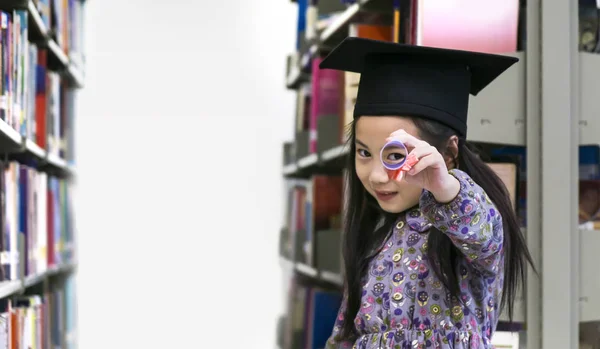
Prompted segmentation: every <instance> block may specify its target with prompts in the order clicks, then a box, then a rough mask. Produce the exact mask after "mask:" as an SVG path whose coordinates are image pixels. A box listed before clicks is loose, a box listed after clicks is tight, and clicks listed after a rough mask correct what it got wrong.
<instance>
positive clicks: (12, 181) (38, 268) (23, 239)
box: [0, 162, 76, 281]
mask: <svg viewBox="0 0 600 349" xmlns="http://www.w3.org/2000/svg"><path fill="white" fill-rule="evenodd" d="M2 168H3V170H2V171H0V188H1V192H0V195H1V196H2V200H1V207H0V227H1V228H2V231H1V234H0V251H2V258H1V261H0V263H1V265H2V268H1V269H0V280H2V281H7V280H18V279H19V278H20V276H21V275H20V272H21V271H23V272H24V275H22V276H31V275H39V274H41V273H43V272H45V271H46V270H48V268H50V267H53V266H59V265H63V264H65V263H70V262H72V261H74V260H75V259H76V256H75V253H74V225H73V224H74V219H73V210H72V202H71V195H70V184H69V183H68V182H67V181H65V180H61V179H58V178H56V177H52V176H49V175H47V174H46V173H43V172H38V171H37V170H35V169H33V168H31V167H28V166H25V165H22V164H19V163H17V162H9V163H7V164H3V166H2ZM22 263H23V265H21V264H22Z"/></svg>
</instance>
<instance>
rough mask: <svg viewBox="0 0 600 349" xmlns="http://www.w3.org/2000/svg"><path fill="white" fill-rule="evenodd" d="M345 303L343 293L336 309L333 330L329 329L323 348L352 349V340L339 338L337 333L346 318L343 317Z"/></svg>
mask: <svg viewBox="0 0 600 349" xmlns="http://www.w3.org/2000/svg"><path fill="white" fill-rule="evenodd" d="M346 304H347V303H346V294H345V293H344V297H343V299H342V303H341V305H340V309H339V310H338V314H337V317H336V318H335V323H334V325H333V330H332V331H331V336H329V339H327V343H326V344H325V349H352V347H353V346H354V343H353V342H351V341H347V340H341V339H340V338H339V334H340V333H341V332H342V326H343V325H344V321H346V319H344V312H345V311H346ZM350 321H352V320H350Z"/></svg>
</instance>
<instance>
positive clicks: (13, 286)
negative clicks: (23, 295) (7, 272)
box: [0, 281, 23, 299]
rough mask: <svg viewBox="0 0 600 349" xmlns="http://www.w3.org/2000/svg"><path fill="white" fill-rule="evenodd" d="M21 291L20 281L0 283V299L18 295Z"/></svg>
mask: <svg viewBox="0 0 600 349" xmlns="http://www.w3.org/2000/svg"><path fill="white" fill-rule="evenodd" d="M22 290H23V284H22V283H21V281H3V282H0V299H1V298H6V297H9V296H12V295H14V294H18V293H20V292H21V291H22Z"/></svg>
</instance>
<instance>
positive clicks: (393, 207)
mask: <svg viewBox="0 0 600 349" xmlns="http://www.w3.org/2000/svg"><path fill="white" fill-rule="evenodd" d="M399 129H404V130H405V131H406V132H407V133H409V134H411V135H412V136H414V137H416V138H419V139H420V137H419V132H418V131H417V128H416V126H415V124H414V123H413V122H412V121H411V120H410V119H409V118H404V117H397V116H389V117H387V116H385V117H383V116H374V117H373V116H362V117H360V118H359V119H358V121H357V122H356V125H355V133H356V139H355V143H356V155H355V156H356V159H355V168H356V174H357V176H358V178H359V179H360V181H361V182H362V184H363V186H364V187H365V189H366V190H367V191H368V192H369V194H371V195H372V196H373V197H374V198H375V199H377V202H378V203H379V206H381V208H382V209H383V210H384V211H386V212H390V213H400V212H403V211H405V210H407V209H409V208H411V207H413V206H415V205H417V204H418V203H419V197H420V196H421V188H418V187H415V186H414V185H410V184H407V183H406V181H401V182H398V181H396V180H394V179H390V178H389V176H388V171H387V170H386V169H385V167H383V165H382V164H381V160H380V157H379V154H380V152H381V148H382V147H383V146H384V145H385V143H386V141H385V139H386V138H387V137H389V136H390V134H391V133H392V132H394V131H397V130H399Z"/></svg>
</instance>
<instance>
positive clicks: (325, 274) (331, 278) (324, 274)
mask: <svg viewBox="0 0 600 349" xmlns="http://www.w3.org/2000/svg"><path fill="white" fill-rule="evenodd" d="M321 280H323V281H327V282H330V283H332V284H335V285H338V286H343V285H344V278H343V277H342V275H340V274H337V273H333V272H330V271H326V270H324V271H321Z"/></svg>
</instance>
